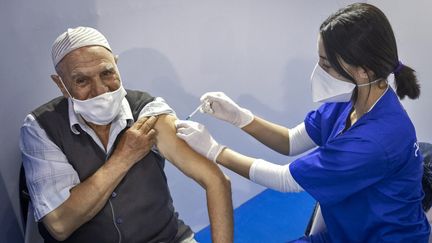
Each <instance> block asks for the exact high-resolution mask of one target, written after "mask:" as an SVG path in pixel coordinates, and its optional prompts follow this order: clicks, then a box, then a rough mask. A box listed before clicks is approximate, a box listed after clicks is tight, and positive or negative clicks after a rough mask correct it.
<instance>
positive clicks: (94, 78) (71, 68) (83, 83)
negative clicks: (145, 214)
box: [56, 46, 120, 100]
mask: <svg viewBox="0 0 432 243" xmlns="http://www.w3.org/2000/svg"><path fill="white" fill-rule="evenodd" d="M56 70H58V73H59V75H60V76H61V79H62V80H63V83H64V85H65V86H66V88H67V89H68V91H69V93H70V95H72V96H73V98H75V99H78V100H86V99H90V98H93V97H96V96H98V95H101V94H104V93H106V92H112V91H114V90H117V89H118V88H119V87H120V74H119V72H118V68H117V65H116V60H115V58H114V55H113V54H112V53H111V52H110V51H108V50H107V49H105V48H104V47H102V46H86V47H81V48H78V49H76V50H74V51H72V52H71V53H69V54H67V55H66V56H65V57H64V58H63V60H62V61H60V63H59V64H58V65H57V67H56ZM63 93H64V92H63Z"/></svg>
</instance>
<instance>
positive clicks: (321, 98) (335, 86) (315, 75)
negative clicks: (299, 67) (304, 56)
mask: <svg viewBox="0 0 432 243" xmlns="http://www.w3.org/2000/svg"><path fill="white" fill-rule="evenodd" d="M379 80H380V79H377V80H375V81H372V82H369V83H366V84H358V85H356V84H353V83H350V82H347V81H344V80H340V79H337V78H334V77H333V76H331V75H330V74H328V73H327V72H326V71H325V70H324V69H323V68H322V67H321V66H320V65H319V64H318V63H317V64H316V65H315V68H314V70H313V72H312V75H311V82H312V100H313V102H322V103H330V102H348V101H350V99H351V97H352V94H353V90H354V88H355V87H356V86H357V87H363V86H368V85H371V84H373V83H376V82H378V81H379Z"/></svg>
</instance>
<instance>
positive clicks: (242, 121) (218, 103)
mask: <svg viewBox="0 0 432 243" xmlns="http://www.w3.org/2000/svg"><path fill="white" fill-rule="evenodd" d="M200 100H201V103H202V105H201V109H200V111H201V112H203V113H208V114H210V115H212V116H214V117H216V118H218V119H221V120H224V121H226V122H229V123H231V124H233V125H234V126H237V127H240V128H242V127H244V126H246V125H248V124H249V123H251V122H252V121H253V119H254V115H253V114H252V112H250V111H249V110H247V109H245V108H242V107H240V106H238V105H237V104H236V103H235V102H234V101H233V100H232V99H230V98H229V97H228V96H226V95H225V94H224V93H223V92H208V93H205V94H203V96H201V99H200Z"/></svg>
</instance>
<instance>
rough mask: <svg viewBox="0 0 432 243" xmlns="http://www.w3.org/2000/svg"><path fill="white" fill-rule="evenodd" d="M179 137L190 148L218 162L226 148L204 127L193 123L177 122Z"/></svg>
mask: <svg viewBox="0 0 432 243" xmlns="http://www.w3.org/2000/svg"><path fill="white" fill-rule="evenodd" d="M175 126H176V128H177V137H179V138H181V139H183V140H184V141H186V143H187V144H189V146H190V147H191V148H192V149H194V150H195V151H197V152H198V153H200V154H201V155H203V156H204V157H206V158H207V159H209V160H211V161H214V162H216V159H217V157H218V156H219V154H220V153H221V152H222V150H223V149H224V148H225V146H224V145H220V144H218V143H217V142H216V140H214V139H213V137H212V136H211V134H210V133H209V132H208V130H207V129H206V128H205V126H204V125H202V124H200V123H198V122H193V121H184V120H176V121H175Z"/></svg>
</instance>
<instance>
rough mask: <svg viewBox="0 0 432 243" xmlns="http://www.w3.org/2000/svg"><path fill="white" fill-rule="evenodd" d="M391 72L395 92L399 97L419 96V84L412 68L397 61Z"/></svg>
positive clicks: (411, 97)
mask: <svg viewBox="0 0 432 243" xmlns="http://www.w3.org/2000/svg"><path fill="white" fill-rule="evenodd" d="M393 73H394V79H395V84H396V93H397V95H398V96H399V98H400V99H403V98H405V96H408V97H409V98H410V99H416V98H418V97H419V96H420V84H419V83H418V80H417V77H416V75H415V71H414V70H413V69H412V68H410V67H408V66H406V65H404V64H402V63H401V62H399V63H398V65H397V67H396V68H395V69H394V71H393Z"/></svg>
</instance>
